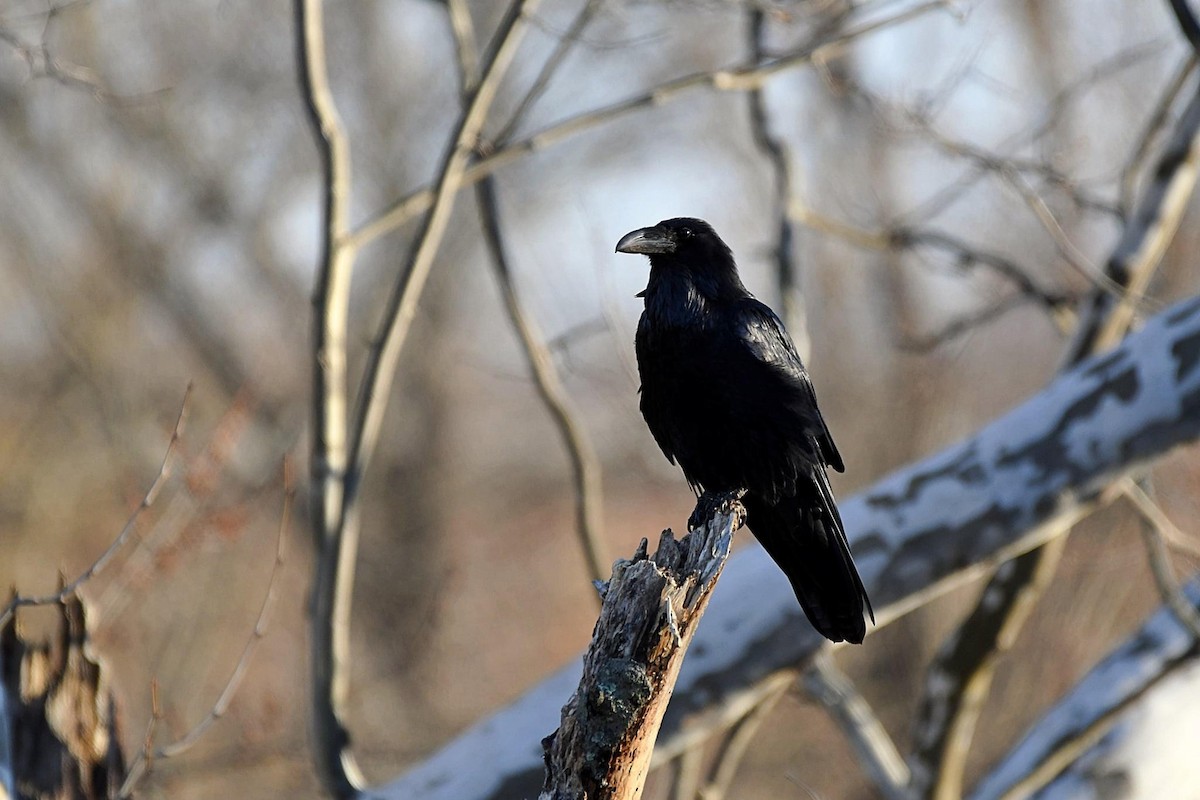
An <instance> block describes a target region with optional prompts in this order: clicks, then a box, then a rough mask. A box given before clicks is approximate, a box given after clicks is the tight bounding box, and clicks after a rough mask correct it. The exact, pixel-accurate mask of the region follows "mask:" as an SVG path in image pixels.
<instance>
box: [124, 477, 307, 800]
mask: <svg viewBox="0 0 1200 800" xmlns="http://www.w3.org/2000/svg"><path fill="white" fill-rule="evenodd" d="M283 489H284V492H283V510H282V511H281V512H280V516H279V528H278V530H277V532H276V534H275V561H274V563H272V565H271V576H270V577H269V578H268V579H267V591H266V594H265V595H264V596H263V601H262V605H261V606H260V607H259V610H258V617H257V618H256V619H255V622H254V629H253V630H252V631H251V633H250V638H249V639H247V640H246V644H245V645H244V646H243V647H242V653H241V655H240V656H238V660H237V664H236V665H235V666H234V668H233V672H232V673H230V675H229V680H227V681H226V682H225V687H224V688H223V689H222V690H221V693H220V694H219V695H218V696H217V700H216V702H215V703H213V705H212V707H211V708H209V710H208V713H207V714H205V715H204V717H203V718H202V719H201V720H200V721H198V722H197V723H196V724H195V725H193V726H192V727H191V729H190V730H188V732H187V733H185V734H184V735H183V736H180V737H179V738H178V739H176V740H175V741H174V742H171V743H170V744H167V745H163V746H162V747H159V748H154V747H152V744H153V740H154V727H153V726H155V725H156V724H157V722H158V721H159V720H160V719H161V717H162V713H161V712H160V711H159V710H158V708H157V703H158V689H157V682H155V683H153V684H152V694H151V696H152V700H153V702H152V713H151V716H150V723H149V726H148V728H147V733H146V743H147V746H146V747H143V749H142V751H141V752H139V753H138V755H137V757H136V758H135V759H134V761H133V762H132V763H131V764H130V766H129V770H128V772H127V773H126V778H125V782H124V783H123V784H122V786H121V790H120V792H119V793H118V795H117V796H118V797H121V798H125V797H129V796H131V795H132V793H133V790H134V789H136V788H137V785H138V783H140V782H141V781H142V780H143V779H144V778H145V777H146V776H147V775H149V774H150V771H151V769H152V768H153V765H154V762H155V761H156V760H163V759H168V758H174V757H175V756H178V755H181V754H183V753H185V752H186V751H187V750H189V749H190V748H191V747H192V746H193V745H195V744H196V742H198V741H200V738H201V737H202V736H204V734H205V733H207V732H208V729H209V728H211V727H212V726H213V724H215V723H216V722H217V720H219V719H220V718H221V717H223V716H224V715H225V712H226V711H227V710H228V709H229V704H230V703H231V702H232V701H233V698H234V695H236V694H237V691H238V689H239V688H240V687H241V685H242V679H243V678H244V677H245V675H246V670H247V668H248V667H249V665H250V659H251V658H252V657H253V656H254V652H255V650H257V649H258V646H259V644H260V643H261V642H262V640H263V638H264V637H265V636H266V635H267V628H268V626H269V625H270V620H271V611H272V609H273V608H274V606H275V596H276V589H277V587H278V583H279V576H280V575H281V574H282V572H283V563H284V544H285V542H286V538H287V537H286V535H285V534H286V532H287V530H288V528H289V527H290V526H291V509H292V501H293V499H294V498H295V495H296V490H295V487H294V486H293V485H292V471H291V466H290V465H289V463H288V462H287V460H285V461H284V464H283Z"/></svg>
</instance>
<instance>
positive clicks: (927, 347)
mask: <svg viewBox="0 0 1200 800" xmlns="http://www.w3.org/2000/svg"><path fill="white" fill-rule="evenodd" d="M1029 303H1030V297H1029V296H1028V295H1025V294H1020V293H1017V294H1011V295H1009V296H1008V297H1006V298H1004V299H1002V300H999V301H997V302H994V303H992V304H991V305H988V306H985V307H984V308H982V309H980V310H978V311H975V312H973V313H970V314H964V315H963V316H961V317H956V318H955V319H952V320H950V322H947V323H946V324H944V325H942V327H941V328H939V329H937V330H936V331H934V332H933V333H928V334H925V335H923V336H908V337H905V338H903V339H901V340H900V341H899V342H897V347H898V348H899V349H901V350H905V351H907V352H910V353H930V352H932V351H934V350H936V349H937V348H939V347H941V346H942V345H944V344H946V343H947V342H950V341H952V340H954V339H957V338H958V337H960V336H962V335H963V334H965V333H967V332H968V331H973V330H977V329H979V328H981V327H983V326H985V325H987V324H988V323H990V322H994V321H995V320H997V319H999V318H1000V317H1002V316H1004V315H1005V314H1007V313H1008V312H1010V311H1013V310H1014V309H1017V308H1021V307H1022V306H1026V305H1029Z"/></svg>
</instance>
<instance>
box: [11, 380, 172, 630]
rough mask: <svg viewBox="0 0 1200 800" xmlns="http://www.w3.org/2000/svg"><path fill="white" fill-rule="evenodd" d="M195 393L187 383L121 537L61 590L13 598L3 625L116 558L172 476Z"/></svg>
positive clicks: (62, 594)
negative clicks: (162, 447) (158, 457)
mask: <svg viewBox="0 0 1200 800" xmlns="http://www.w3.org/2000/svg"><path fill="white" fill-rule="evenodd" d="M191 394H192V384H191V383H189V384H188V385H187V389H185V390H184V393H183V402H182V403H181V404H180V408H179V416H178V417H176V419H175V426H174V427H173V428H172V429H171V438H170V440H169V441H168V442H167V449H166V452H164V453H163V459H162V463H161V464H160V465H159V467H158V473H157V474H156V475H155V476H154V480H153V481H152V482H151V483H150V488H149V489H147V490H146V493H145V494H144V495H143V496H142V500H141V502H139V503H138V505H137V508H135V509H134V510H133V512H132V513H131V514H130V515H129V518H128V519H127V520H126V521H125V525H124V526H123V527H122V528H121V532H120V533H119V534H117V538H115V539H113V540H112V542H111V543H110V544H109V545H108V547H106V548H105V549H104V552H102V553H101V554H100V556H99V557H98V558H97V559H96V560H95V561H93V562H92V564H91V566H89V567H88V568H87V569H85V570H84V571H83V572H81V573H79V574H78V575H77V576H75V578H73V579H72V580H71V581H69V582H67V583H64V584H63V585H61V586H60V587H59V589H58V591H56V592H53V593H51V594H47V595H40V596H22V595H19V594H18V595H14V596H13V598H12V599H11V600H9V602H8V605H6V606H5V607H4V611H3V612H0V628H3V627H4V626H5V625H6V624H8V621H9V620H10V619H11V618H12V616H13V615H14V614H16V612H17V609H18V608H21V607H23V606H48V605H57V604H58V603H61V602H63V601H64V600H66V599H67V598H68V597H70V596H71V595H73V594H75V593H76V592H77V591H78V589H79V587H81V586H82V585H83V584H85V583H86V582H87V581H89V580H91V579H92V578H94V577H95V576H96V575H99V574H100V572H101V571H102V570H103V569H104V568H105V567H106V566H108V562H109V561H111V560H112V557H113V556H114V555H116V553H117V551H118V550H120V549H121V547H122V546H123V545H124V544H125V542H126V541H127V540H128V539H129V536H130V535H131V534H132V533H133V531H134V529H135V528H136V526H137V521H138V518H139V517H141V515H142V512H143V511H145V510H146V509H148V508H150V506H152V505H154V501H155V500H156V499H157V498H158V493H159V492H160V491H161V490H162V487H163V485H164V484H165V483H166V482H167V479H168V478H169V477H170V476H171V468H172V466H173V459H172V456H174V455H175V450H176V449H177V447H178V445H179V440H180V438H181V437H182V436H183V428H184V423H185V422H186V421H187V412H188V399H189V398H190V397H191Z"/></svg>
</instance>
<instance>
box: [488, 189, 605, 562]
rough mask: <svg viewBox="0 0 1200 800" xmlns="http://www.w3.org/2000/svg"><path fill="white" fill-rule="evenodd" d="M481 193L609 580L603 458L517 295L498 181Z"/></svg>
mask: <svg viewBox="0 0 1200 800" xmlns="http://www.w3.org/2000/svg"><path fill="white" fill-rule="evenodd" d="M475 191H476V198H477V201H478V204H479V215H480V221H481V222H482V224H483V232H484V237H483V238H484V241H485V242H486V243H487V247H488V250H489V251H490V254H491V262H492V268H493V271H494V272H495V273H496V279H497V280H498V281H499V282H500V292H501V294H502V295H503V297H504V308H505V310H506V311H507V312H508V318H509V321H510V322H511V323H512V326H513V329H514V330H516V332H517V336H518V337H519V338H520V340H521V346H522V348H523V349H524V350H525V357H526V358H527V359H528V361H529V369H530V372H532V373H533V379H534V385H535V386H536V387H537V390H538V396H539V397H541V399H542V404H543V405H545V407H546V410H547V411H548V412H550V417H551V418H552V419H553V420H554V425H555V427H557V428H558V432H559V435H560V436H561V437H562V440H563V446H564V447H566V450H567V454H568V455H569V456H570V458H571V471H572V478H573V480H574V483H575V530H576V532H577V533H578V535H579V543H580V546H581V548H582V550H583V555H584V560H585V561H586V562H587V567H588V573H589V575H590V576H591V578H592V580H593V581H603V580H604V577H605V576H606V575H608V574H609V572H610V570H611V564H612V561H611V559H609V557H608V553H607V549H608V548H607V547H606V546H605V544H604V535H603V533H604V527H603V523H602V521H601V512H602V511H603V509H602V505H601V504H602V501H603V489H602V487H601V479H602V477H601V476H602V470H601V467H600V459H599V458H598V457H597V456H596V451H595V450H594V449H593V447H592V443H591V440H590V439H589V438H588V435H587V432H586V431H585V429H584V427H583V423H582V422H581V421H580V419H579V413H578V411H576V410H575V407H574V404H573V403H572V402H571V397H570V395H569V394H568V393H567V389H566V387H565V386H563V384H562V381H561V379H560V378H559V376H558V370H557V369H556V368H555V366H554V354H553V353H551V352H550V348H549V347H547V346H546V343H545V340H544V339H543V337H542V333H541V331H540V330H539V329H538V326H537V323H536V322H534V320H533V318H532V317H531V316H530V315H529V312H528V311H527V310H526V309H525V308H524V307H523V304H522V303H521V298H520V296H519V295H518V294H517V288H516V286H515V284H514V283H513V275H512V269H511V267H510V266H509V262H508V255H507V253H506V252H505V247H504V234H503V232H502V228H501V226H500V217H499V214H500V210H499V205H498V203H497V200H496V187H495V183H494V179H493V178H490V177H489V178H487V179H485V180H483V181H482V182H480V183H478V184H476V185H475Z"/></svg>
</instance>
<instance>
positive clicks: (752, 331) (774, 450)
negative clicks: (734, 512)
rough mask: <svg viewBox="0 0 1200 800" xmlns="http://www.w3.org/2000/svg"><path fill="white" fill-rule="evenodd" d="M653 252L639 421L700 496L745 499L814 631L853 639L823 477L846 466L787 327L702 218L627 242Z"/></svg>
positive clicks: (856, 610)
mask: <svg viewBox="0 0 1200 800" xmlns="http://www.w3.org/2000/svg"><path fill="white" fill-rule="evenodd" d="M617 252H619V253H644V254H645V255H648V256H649V257H650V281H649V283H648V284H647V286H646V290H645V291H644V292H642V293H641V294H639V295H638V296H639V297H642V298H644V299H645V311H643V312H642V318H641V321H640V322H639V323H638V329H637V339H636V346H637V361H638V372H639V374H640V376H641V381H642V387H641V395H642V397H641V408H642V416H644V417H645V418H646V424H647V425H648V426H649V428H650V432H651V433H652V434H653V435H654V439H655V440H656V441H657V442H658V446H659V447H661V448H662V451H663V452H664V453H665V454H666V456H667V458H668V459H670V460H671V463H673V464H674V463H677V464H679V466H680V467H681V468H682V469H683V474H684V476H685V477H686V478H687V480H688V483H689V484H691V486H692V488H693V490H694V491H696V492H697V494H700V493H702V492H707V493H712V494H718V493H726V492H731V491H741V490H744V491H745V496H744V498H743V499H742V503H743V505H744V506H745V507H746V513H747V518H746V523H747V525H749V527H750V530H751V532H753V533H754V536H755V538H757V539H758V541H759V542H760V543H761V544H762V546H763V547H764V548H765V549H766V551H767V553H768V554H769V555H770V556H771V558H773V559H774V560H775V563H776V564H778V565H779V566H780V568H781V569H782V570H783V572H784V574H785V575H787V577H788V580H790V581H791V582H792V588H793V589H794V590H795V592H796V597H797V598H798V599H799V600H800V605H801V607H802V608H803V609H804V613H805V614H806V615H807V616H808V619H809V621H810V622H812V624H813V627H814V628H816V629H817V630H818V631H819V632H820V633H821V634H822V635H824V636H825V637H827V638H829V639H831V640H832V641H835V642H838V641H842V640H843V639H845V640H846V641H850V642H854V643H856V644H857V643H860V642H862V640H863V636H865V635H866V623H865V622H864V621H863V608H864V605H865V607H866V610H867V612H868V613H870V614H871V621H872V622H874V621H875V615H874V613H873V612H872V610H871V603H870V600H869V599H868V598H867V593H866V590H865V589H864V588H863V584H862V579H861V578H860V577H859V575H858V570H857V569H856V568H855V566H854V560H853V559H852V558H851V556H850V547H849V545H848V544H847V542H846V533H845V531H844V530H843V528H842V518H841V515H840V514H838V510H837V505H836V504H835V503H834V499H833V492H832V490H831V489H830V486H829V478H828V476H827V475H826V474H825V468H826V467H827V466H828V467H833V468H834V469H836V470H837V471H838V472H842V471H844V469H845V467H844V465H843V464H842V457H841V455H840V454H839V453H838V451H837V447H836V446H835V445H834V443H833V438H832V437H831V436H830V435H829V428H827V427H826V425H825V420H824V419H822V418H821V412H820V411H819V410H818V409H817V397H816V394H815V393H814V391H813V386H812V383H811V382H810V381H809V378H808V371H807V370H806V369H805V368H804V364H802V363H801V361H800V356H799V355H797V353H796V348H795V346H794V345H793V344H792V340H791V339H790V338H789V337H788V334H787V331H786V330H784V327H783V323H782V322H780V321H779V317H777V316H775V313H774V312H773V311H771V309H770V308H768V307H767V306H765V305H763V304H762V303H760V302H759V301H757V300H755V299H754V296H753V295H752V294H750V292H748V291H746V287H745V286H743V285H742V281H741V279H740V278H739V277H738V272H737V265H736V264H735V263H734V260H733V253H732V252H731V251H730V249H729V247H728V246H727V245H726V244H725V242H723V241H721V238H720V237H719V236H717V234H716V231H714V230H713V229H712V227H711V226H710V225H709V224H708V223H706V222H704V221H703V220H698V219H687V218H681V219H669V220H666V221H664V222H660V223H658V224H657V225H655V226H654V227H652V228H642V229H640V230H636V231H633V232H632V233H629V234H626V235H625V236H624V237H622V239H621V241H620V242H618V243H617Z"/></svg>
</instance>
